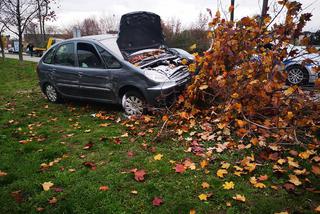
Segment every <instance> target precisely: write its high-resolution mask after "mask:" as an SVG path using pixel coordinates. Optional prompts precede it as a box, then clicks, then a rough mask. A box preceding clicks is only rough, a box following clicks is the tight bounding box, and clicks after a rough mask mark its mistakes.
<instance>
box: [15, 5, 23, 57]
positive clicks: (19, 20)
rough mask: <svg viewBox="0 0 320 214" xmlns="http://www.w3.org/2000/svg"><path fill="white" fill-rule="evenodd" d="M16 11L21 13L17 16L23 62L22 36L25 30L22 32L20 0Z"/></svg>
mask: <svg viewBox="0 0 320 214" xmlns="http://www.w3.org/2000/svg"><path fill="white" fill-rule="evenodd" d="M16 12H17V14H19V16H17V30H18V37H19V61H20V62H22V61H23V55H22V51H23V50H22V49H23V45H22V36H23V32H22V20H21V11H20V0H17V8H16Z"/></svg>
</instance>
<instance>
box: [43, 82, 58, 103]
mask: <svg viewBox="0 0 320 214" xmlns="http://www.w3.org/2000/svg"><path fill="white" fill-rule="evenodd" d="M44 93H45V95H46V97H47V98H48V100H49V101H50V102H52V103H58V102H59V101H60V94H59V93H58V92H57V90H56V89H55V87H54V86H53V85H51V84H50V83H48V84H46V86H45V87H44Z"/></svg>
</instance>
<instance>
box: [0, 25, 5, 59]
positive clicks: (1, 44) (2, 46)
mask: <svg viewBox="0 0 320 214" xmlns="http://www.w3.org/2000/svg"><path fill="white" fill-rule="evenodd" d="M0 48H1V55H2V60H4V58H5V55H4V45H3V40H2V33H1V31H0Z"/></svg>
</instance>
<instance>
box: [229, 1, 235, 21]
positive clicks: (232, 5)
mask: <svg viewBox="0 0 320 214" xmlns="http://www.w3.org/2000/svg"><path fill="white" fill-rule="evenodd" d="M230 8H231V11H230V13H231V14H230V21H232V22H233V20H234V0H231V6H230Z"/></svg>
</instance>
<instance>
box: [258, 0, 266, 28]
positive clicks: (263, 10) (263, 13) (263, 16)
mask: <svg viewBox="0 0 320 214" xmlns="http://www.w3.org/2000/svg"><path fill="white" fill-rule="evenodd" d="M267 12H268V0H263V5H262V11H261V17H260V26H261V25H262V22H263V20H264V18H265V17H266V16H267Z"/></svg>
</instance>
